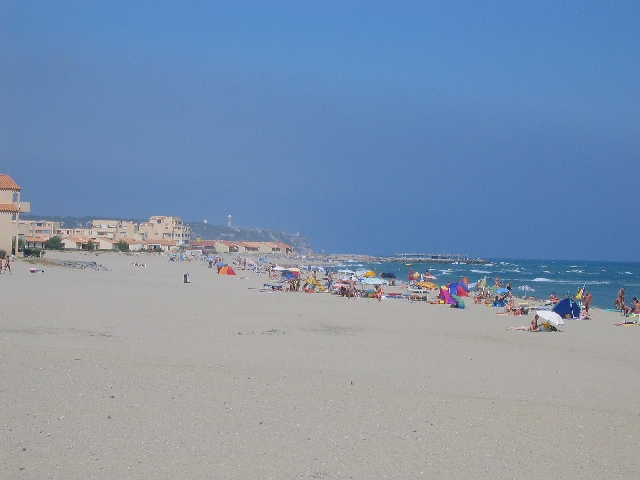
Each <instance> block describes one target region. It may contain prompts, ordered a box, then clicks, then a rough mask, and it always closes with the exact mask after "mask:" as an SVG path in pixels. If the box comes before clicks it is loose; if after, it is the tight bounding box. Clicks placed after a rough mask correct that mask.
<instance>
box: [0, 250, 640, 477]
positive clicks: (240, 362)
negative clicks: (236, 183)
mask: <svg viewBox="0 0 640 480" xmlns="http://www.w3.org/2000/svg"><path fill="white" fill-rule="evenodd" d="M47 258H49V259H53V258H64V259H72V260H81V261H96V262H97V263H99V264H102V265H104V266H105V267H107V268H108V269H109V270H108V271H94V270H77V269H71V268H66V267H61V266H53V265H51V266H50V265H44V266H42V265H38V266H37V267H38V268H42V269H44V273H42V274H39V273H38V274H32V273H29V271H28V268H29V267H33V266H34V265H31V264H29V263H27V261H26V260H24V259H19V260H16V261H15V262H14V263H13V264H12V270H13V272H12V275H4V274H3V275H0V285H1V287H2V301H1V303H0V305H1V308H0V407H1V408H0V417H1V422H2V425H1V428H2V431H3V435H2V436H0V446H1V454H0V459H1V462H2V465H1V466H0V477H1V478H11V479H14V478H15V479H22V478H24V479H34V478H60V479H76V478H77V479H86V478H133V479H135V478H216V479H252V478H255V479H258V478H259V479H281V478H327V479H329V478H364V479H373V478H420V477H421V476H423V477H425V478H426V477H431V478H450V479H458V478H500V479H501V478H505V479H506V478H536V479H539V478H614V477H615V478H629V479H632V478H640V349H639V347H638V345H639V342H640V327H616V326H614V325H613V324H614V323H617V322H620V321H621V319H622V318H621V317H620V316H619V315H617V314H616V313H612V312H605V311H603V310H597V309H596V310H594V311H593V316H594V320H591V321H567V322H566V324H565V325H564V326H562V328H561V330H562V331H561V332H554V333H546V332H545V333H529V332H519V331H515V332H514V331H506V330H505V327H506V326H509V325H525V324H527V323H528V322H529V321H530V319H531V317H527V316H523V317H513V316H500V315H496V312H497V311H498V309H495V308H491V307H486V306H483V305H474V304H473V301H469V302H467V305H468V308H467V309H465V310H457V309H451V308H448V307H446V306H441V305H429V304H427V303H425V302H403V301H401V300H392V299H388V300H384V301H382V302H378V301H376V300H372V299H364V298H359V299H355V300H348V299H345V298H340V297H337V296H335V295H329V294H306V293H279V292H274V293H260V292H259V290H258V289H259V288H260V287H262V285H263V283H267V282H268V279H267V278H266V277H264V276H256V275H255V274H254V273H253V272H251V271H242V270H241V271H238V275H237V276H235V277H230V276H222V275H217V274H216V270H215V269H209V268H207V264H206V263H204V262H192V263H177V262H169V261H167V259H166V258H165V257H162V256H152V255H140V256H135V255H125V254H99V255H95V254H89V253H85V254H83V253H64V252H61V253H53V252H47ZM136 261H138V262H142V263H144V264H145V265H146V267H135V266H134V265H133V262H136ZM187 271H188V272H189V274H190V280H191V283H189V284H185V283H183V274H184V273H186V272H187ZM242 277H246V278H242Z"/></svg>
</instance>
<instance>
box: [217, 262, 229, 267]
mask: <svg viewBox="0 0 640 480" xmlns="http://www.w3.org/2000/svg"><path fill="white" fill-rule="evenodd" d="M226 266H227V264H226V263H224V262H218V263H216V267H226Z"/></svg>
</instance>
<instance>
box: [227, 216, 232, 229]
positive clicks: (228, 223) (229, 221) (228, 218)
mask: <svg viewBox="0 0 640 480" xmlns="http://www.w3.org/2000/svg"><path fill="white" fill-rule="evenodd" d="M227 227H229V228H231V215H229V216H228V217H227Z"/></svg>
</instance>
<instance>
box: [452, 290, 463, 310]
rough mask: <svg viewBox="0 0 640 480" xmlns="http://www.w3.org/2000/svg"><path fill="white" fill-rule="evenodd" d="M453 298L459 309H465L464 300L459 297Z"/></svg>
mask: <svg viewBox="0 0 640 480" xmlns="http://www.w3.org/2000/svg"><path fill="white" fill-rule="evenodd" d="M451 298H453V299H454V300H455V301H456V303H457V304H458V308H464V307H465V306H466V305H465V304H464V300H462V299H461V298H460V297H459V296H458V295H455V294H453V293H452V294H451Z"/></svg>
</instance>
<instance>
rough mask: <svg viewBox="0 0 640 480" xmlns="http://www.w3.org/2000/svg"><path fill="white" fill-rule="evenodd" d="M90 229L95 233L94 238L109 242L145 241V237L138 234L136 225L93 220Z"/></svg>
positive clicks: (116, 221)
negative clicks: (109, 240) (127, 239)
mask: <svg viewBox="0 0 640 480" xmlns="http://www.w3.org/2000/svg"><path fill="white" fill-rule="evenodd" d="M91 229H92V230H94V231H95V232H96V236H98V237H102V238H109V239H111V240H116V241H117V240H121V239H124V238H131V239H134V240H145V239H146V235H145V234H143V233H140V232H139V227H138V224H137V223H134V222H127V221H121V220H93V222H92V223H91Z"/></svg>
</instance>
